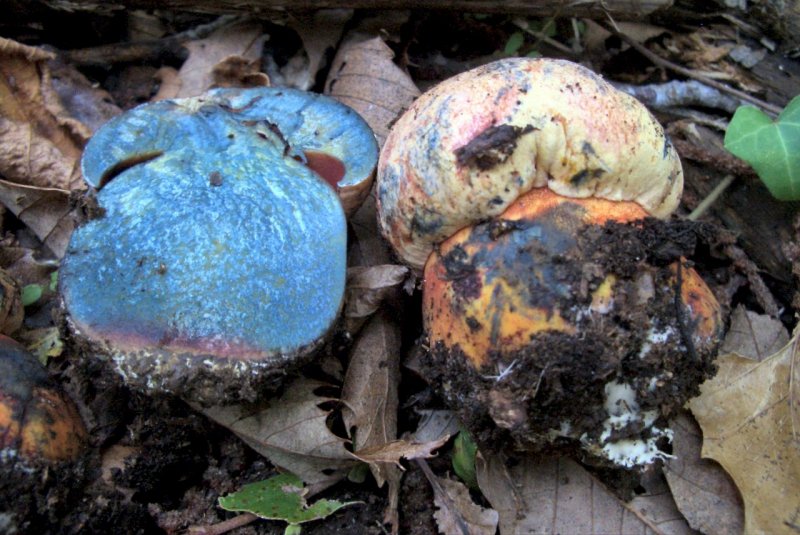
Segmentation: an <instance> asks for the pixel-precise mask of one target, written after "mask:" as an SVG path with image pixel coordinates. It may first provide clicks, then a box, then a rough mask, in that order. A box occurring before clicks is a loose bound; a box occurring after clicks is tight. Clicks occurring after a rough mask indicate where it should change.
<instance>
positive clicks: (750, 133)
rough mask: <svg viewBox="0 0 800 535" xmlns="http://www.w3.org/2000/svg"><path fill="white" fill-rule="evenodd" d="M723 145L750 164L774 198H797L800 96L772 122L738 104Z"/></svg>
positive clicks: (799, 181) (753, 109)
mask: <svg viewBox="0 0 800 535" xmlns="http://www.w3.org/2000/svg"><path fill="white" fill-rule="evenodd" d="M725 148H726V149H728V150H729V151H730V152H732V153H733V154H734V155H736V156H738V157H739V158H741V159H742V160H744V161H746V162H747V163H749V164H750V165H751V166H753V169H755V170H756V172H757V173H758V176H759V177H761V180H763V181H764V184H766V186H767V188H768V189H769V191H770V193H772V195H773V196H774V197H775V198H777V199H780V200H782V201H796V200H800V96H797V97H795V98H793V99H792V101H791V102H790V103H789V104H788V105H787V106H786V108H785V109H784V110H783V112H782V113H781V114H780V116H778V119H777V120H775V121H773V120H772V119H770V118H769V117H768V116H767V115H766V114H764V112H762V111H761V110H759V109H758V108H755V107H753V106H741V107H740V108H739V109H737V110H736V113H735V114H734V115H733V119H731V123H730V125H729V126H728V130H727V131H726V132H725Z"/></svg>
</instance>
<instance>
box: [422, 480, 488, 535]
mask: <svg viewBox="0 0 800 535" xmlns="http://www.w3.org/2000/svg"><path fill="white" fill-rule="evenodd" d="M434 478H435V480H436V482H437V483H438V484H439V486H440V489H441V490H440V489H437V488H436V486H434V493H433V504H434V505H435V506H436V512H435V513H433V518H435V519H436V525H437V526H438V527H439V532H440V533H459V534H464V533H467V534H469V535H481V534H483V535H494V534H495V532H496V531H497V522H498V515H497V511H495V510H494V509H486V508H484V507H481V506H480V505H478V504H476V503H475V502H473V501H472V498H471V497H470V495H469V489H468V488H467V487H466V485H464V484H463V483H461V482H459V481H453V480H451V479H447V478H443V477H435V476H434Z"/></svg>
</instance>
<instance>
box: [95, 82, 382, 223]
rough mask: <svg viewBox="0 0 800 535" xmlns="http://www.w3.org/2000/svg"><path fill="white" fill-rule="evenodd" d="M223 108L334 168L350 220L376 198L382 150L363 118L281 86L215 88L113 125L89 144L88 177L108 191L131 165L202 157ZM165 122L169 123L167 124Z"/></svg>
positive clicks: (140, 110) (295, 152)
mask: <svg viewBox="0 0 800 535" xmlns="http://www.w3.org/2000/svg"><path fill="white" fill-rule="evenodd" d="M217 108H223V109H226V110H228V111H229V112H230V113H231V115H230V118H231V119H232V120H233V121H235V122H239V123H240V124H241V125H244V126H247V127H250V128H253V129H262V130H263V129H268V128H272V129H273V130H274V131H276V132H280V136H281V137H282V138H283V139H284V140H285V142H286V150H287V154H290V155H291V156H293V157H294V158H296V159H298V160H300V161H302V162H304V163H307V164H309V165H310V166H311V167H312V168H315V167H316V170H318V171H319V170H321V171H323V172H325V169H324V167H323V168H322V169H321V168H320V167H319V166H315V164H317V163H318V162H320V161H322V162H323V166H324V163H327V166H326V167H327V168H328V173H327V174H328V176H327V177H325V176H324V177H323V178H326V180H328V181H329V182H330V183H331V184H332V185H333V186H334V187H335V188H336V189H337V191H338V192H339V194H340V197H341V199H342V204H343V205H344V208H345V212H346V213H347V214H348V215H349V214H351V213H353V212H354V211H355V210H356V209H357V208H358V206H360V204H361V201H363V200H364V198H365V197H366V195H367V194H368V193H369V190H370V187H371V185H372V178H373V175H374V171H375V165H376V163H377V160H378V145H377V141H376V139H375V135H374V134H373V132H372V130H371V129H370V128H369V126H368V125H367V124H366V122H365V121H364V120H363V119H362V118H361V116H360V115H358V114H357V113H356V112H355V111H353V110H352V109H351V108H349V107H348V106H345V105H344V104H342V103H340V102H338V101H336V100H334V99H332V98H330V97H326V96H324V95H319V94H316V93H309V92H307V91H300V90H297V89H290V88H279V87H258V88H252V89H236V88H226V89H216V90H213V91H211V92H209V93H208V94H207V95H203V96H199V97H192V98H185V99H173V100H163V101H159V102H155V103H151V104H145V105H143V106H139V107H137V108H134V109H132V110H130V111H128V112H126V113H125V114H123V115H121V116H118V117H116V118H114V119H112V120H111V121H109V123H108V125H106V127H104V128H102V129H101V130H99V131H98V132H97V133H96V134H95V135H94V136H93V137H92V139H91V140H90V141H89V143H88V145H87V147H86V151H85V153H84V154H85V156H84V158H83V160H82V162H81V166H82V171H83V176H84V178H85V179H86V181H87V182H88V183H89V184H90V185H91V186H93V187H94V188H101V187H102V186H104V184H105V182H106V181H107V180H109V179H110V178H112V177H113V176H114V175H115V174H116V173H117V172H119V171H120V170H122V169H124V168H125V167H126V166H129V165H134V164H135V163H136V162H139V161H141V160H142V159H147V158H149V157H152V156H154V155H156V154H159V153H163V152H170V151H171V150H173V149H175V148H186V147H187V146H193V147H195V148H196V149H197V150H198V151H201V152H202V151H203V150H204V149H205V146H204V144H205V143H206V142H207V140H208V138H214V137H215V136H218V135H220V132H215V131H213V128H216V127H217V125H216V124H215V123H208V124H206V123H205V122H204V120H203V117H205V116H206V115H209V114H212V115H213V114H215V113H216V109H217ZM165 116H169V117H170V120H169V121H165V120H163V118H164V117H165ZM209 129H212V130H209ZM323 155H324V156H327V157H328V158H324V159H322V156H323Z"/></svg>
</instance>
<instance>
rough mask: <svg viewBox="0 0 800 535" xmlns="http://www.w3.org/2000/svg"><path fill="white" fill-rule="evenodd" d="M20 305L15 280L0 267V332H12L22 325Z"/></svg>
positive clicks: (22, 314) (22, 313) (17, 285)
mask: <svg viewBox="0 0 800 535" xmlns="http://www.w3.org/2000/svg"><path fill="white" fill-rule="evenodd" d="M24 316H25V310H24V309H23V307H22V299H21V298H20V288H19V284H17V281H15V280H14V278H13V277H11V276H10V275H9V274H8V273H6V272H5V271H4V270H2V269H0V334H9V335H10V334H12V333H14V332H15V331H16V330H17V329H19V328H20V326H22V319H23V317H24Z"/></svg>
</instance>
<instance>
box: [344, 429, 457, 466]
mask: <svg viewBox="0 0 800 535" xmlns="http://www.w3.org/2000/svg"><path fill="white" fill-rule="evenodd" d="M448 440H450V436H449V435H447V436H444V437H442V438H440V439H439V440H434V441H431V442H411V441H408V440H393V441H392V442H387V443H386V444H379V445H377V446H370V447H367V448H363V449H360V450H358V451H355V452H354V453H353V455H354V456H355V457H356V458H358V459H360V460H362V461H364V462H365V463H370V464H371V463H396V464H399V463H400V459H427V458H429V457H434V456H435V455H436V454H435V453H434V450H437V449H439V448H441V447H442V446H443V445H444V444H445V442H447V441H448Z"/></svg>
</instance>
